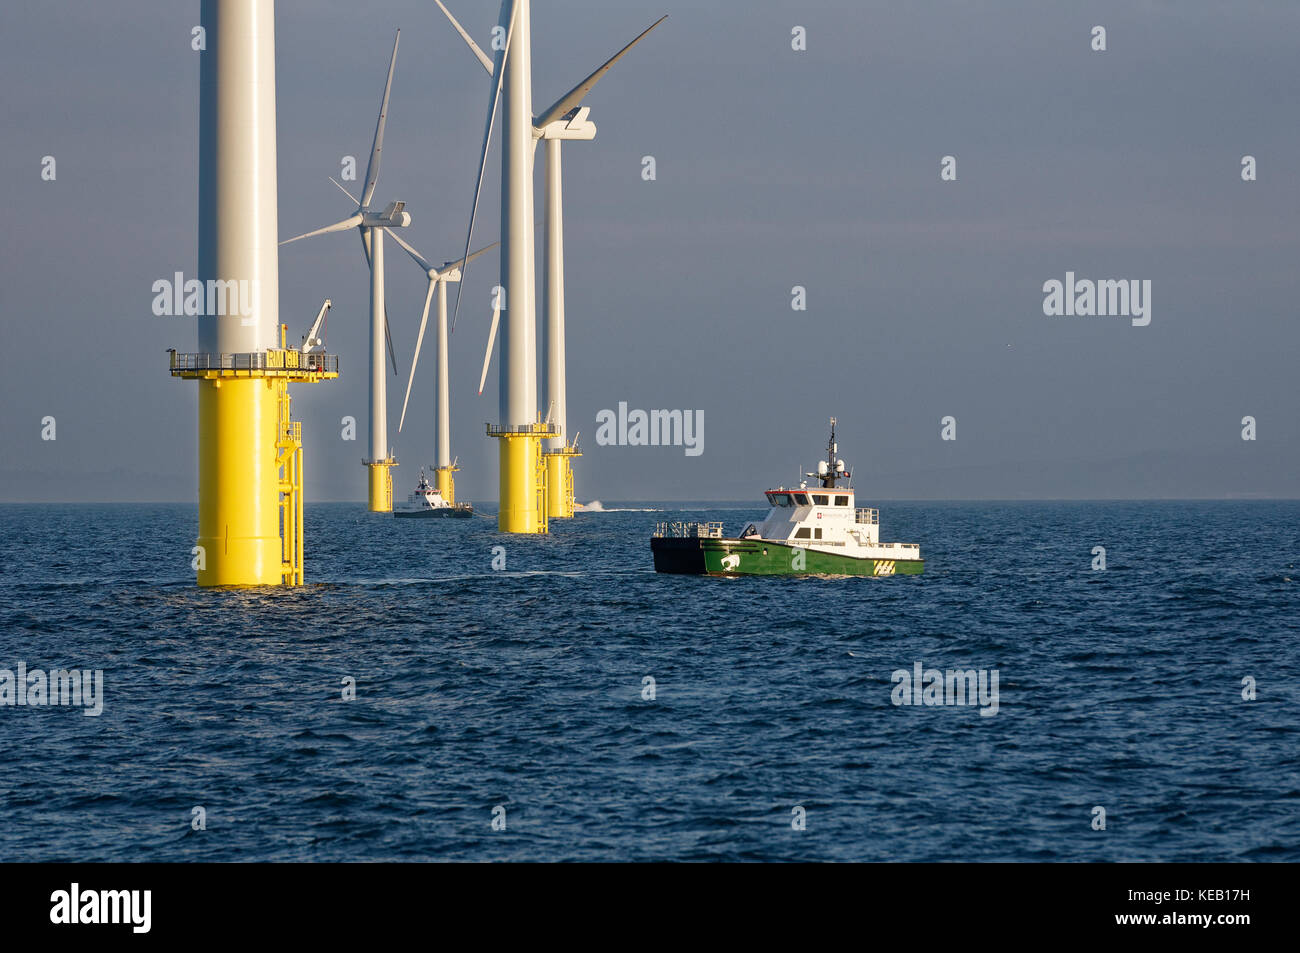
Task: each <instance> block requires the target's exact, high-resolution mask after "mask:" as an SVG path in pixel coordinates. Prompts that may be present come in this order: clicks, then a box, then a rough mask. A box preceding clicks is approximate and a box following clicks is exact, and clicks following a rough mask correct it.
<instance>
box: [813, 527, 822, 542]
mask: <svg viewBox="0 0 1300 953" xmlns="http://www.w3.org/2000/svg"><path fill="white" fill-rule="evenodd" d="M821 538H822V528H821V527H820V526H818V527H817V528H816V529H815V530H813V539H821Z"/></svg>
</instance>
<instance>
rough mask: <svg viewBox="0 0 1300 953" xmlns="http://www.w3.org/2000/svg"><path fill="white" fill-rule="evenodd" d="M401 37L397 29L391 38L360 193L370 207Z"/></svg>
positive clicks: (364, 205) (377, 174)
mask: <svg viewBox="0 0 1300 953" xmlns="http://www.w3.org/2000/svg"><path fill="white" fill-rule="evenodd" d="M401 38H402V31H401V30H398V31H397V36H396V37H394V39H393V58H392V59H390V60H389V61H388V79H387V80H386V81H385V82H384V98H383V99H382V100H381V101H380V103H379V122H377V123H375V138H374V141H373V142H372V143H371V145H370V161H369V162H367V163H366V187H365V189H364V190H363V191H362V193H361V207H362V208H370V199H371V198H372V197H373V196H374V194H375V183H376V181H377V180H378V179H379V154H380V153H381V152H383V151H384V126H385V125H386V124H387V122H388V94H389V92H390V91H391V90H392V88H393V67H394V66H396V65H397V41H398V40H400V39H401Z"/></svg>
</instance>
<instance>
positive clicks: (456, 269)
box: [391, 232, 499, 503]
mask: <svg viewBox="0 0 1300 953" xmlns="http://www.w3.org/2000/svg"><path fill="white" fill-rule="evenodd" d="M391 234H392V236H393V241H395V242H397V244H398V245H400V246H401V247H402V249H403V250H404V251H405V252H406V253H407V254H408V255H410V256H411V260H412V261H414V262H415V263H416V264H417V265H419V266H420V267H421V268H423V269H424V272H425V275H426V276H427V277H428V279H429V287H428V290H427V291H426V292H425V295H424V313H423V314H422V315H420V331H419V334H417V335H416V338H415V354H414V356H413V357H412V358H411V374H410V376H409V377H408V378H407V379H406V396H405V397H404V398H403V399H402V416H401V418H400V419H399V420H398V422H397V431H398V433H401V431H402V425H403V424H404V423H405V422H406V406H407V404H408V403H409V402H410V400H411V384H412V383H414V381H415V368H416V365H418V364H419V362H420V348H421V346H422V345H423V344H424V329H425V325H426V324H427V323H428V321H429V305H430V303H431V302H432V301H433V296H434V293H435V292H436V293H437V295H438V316H437V330H436V339H437V352H436V360H437V382H436V391H437V395H438V396H437V412H436V414H435V421H436V422H435V425H434V446H435V451H436V459H435V463H434V474H435V485H436V487H437V489H438V492H439V493H440V494H441V495H442V498H443V499H444V500H446V501H447V502H448V503H455V502H456V481H455V478H454V477H453V476H452V474H453V473H455V472H456V471H457V470H459V469H460V467H458V466H456V464H455V461H454V460H453V459H452V456H451V378H450V373H449V366H448V365H449V361H448V356H447V335H448V328H447V282H449V281H460V276H461V269H462V268H463V267H464V266H465V265H466V264H467V263H469V262H471V261H473V260H474V259H475V258H478V257H479V256H480V255H485V254H487V253H488V252H490V251H491V250H492V249H494V248H496V247H497V245H498V244H499V242H493V243H492V244H491V245H488V246H487V247H486V248H480V249H479V250H478V251H476V252H474V254H472V255H467V256H466V257H464V258H460V259H457V260H456V261H448V262H443V264H442V265H439V266H434V265H431V264H430V263H429V261H428V260H427V259H426V258H425V257H424V256H423V255H421V254H420V253H419V252H417V251H416V250H415V249H414V248H412V247H411V246H410V245H408V244H407V243H406V242H405V241H403V240H402V237H401V236H400V235H398V234H397V233H396V232H392V233H391Z"/></svg>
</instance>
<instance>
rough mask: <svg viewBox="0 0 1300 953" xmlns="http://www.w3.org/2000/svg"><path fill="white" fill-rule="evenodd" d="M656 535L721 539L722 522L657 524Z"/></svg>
mask: <svg viewBox="0 0 1300 953" xmlns="http://www.w3.org/2000/svg"><path fill="white" fill-rule="evenodd" d="M655 535H656V536H676V537H682V538H695V537H703V538H705V539H721V538H722V523H721V521H717V522H707V523H693V522H692V523H687V522H674V523H656V524H655Z"/></svg>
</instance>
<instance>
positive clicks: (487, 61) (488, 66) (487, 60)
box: [433, 0, 492, 76]
mask: <svg viewBox="0 0 1300 953" xmlns="http://www.w3.org/2000/svg"><path fill="white" fill-rule="evenodd" d="M433 2H434V3H436V4H437V5H438V6H439V7H441V8H442V12H443V13H445V14H447V19H448V20H450V21H451V25H452V26H454V27H455V28H456V32H457V33H459V34H460V38H461V39H462V40H464V41H465V42H466V43H468V44H469V48H470V50H471V51H472V52H473V54H474V55H475V56H477V57H478V61H479V62H480V63H482V64H483V68H484V69H485V70H487V71H488V75H489V76H491V75H492V59H491V57H489V56H488V55H487V54H486V53H484V52H483V51H482V50H481V49H479V46H478V44H477V43H475V42H474V39H473V37H471V36H470V35H469V34H468V33H466V32H465V28H464V27H463V26H461V25H460V24H459V23H457V22H456V18H455V17H454V16H452V15H451V11H450V10H448V9H447V8H446V7H444V6H443V5H442V0H433Z"/></svg>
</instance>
